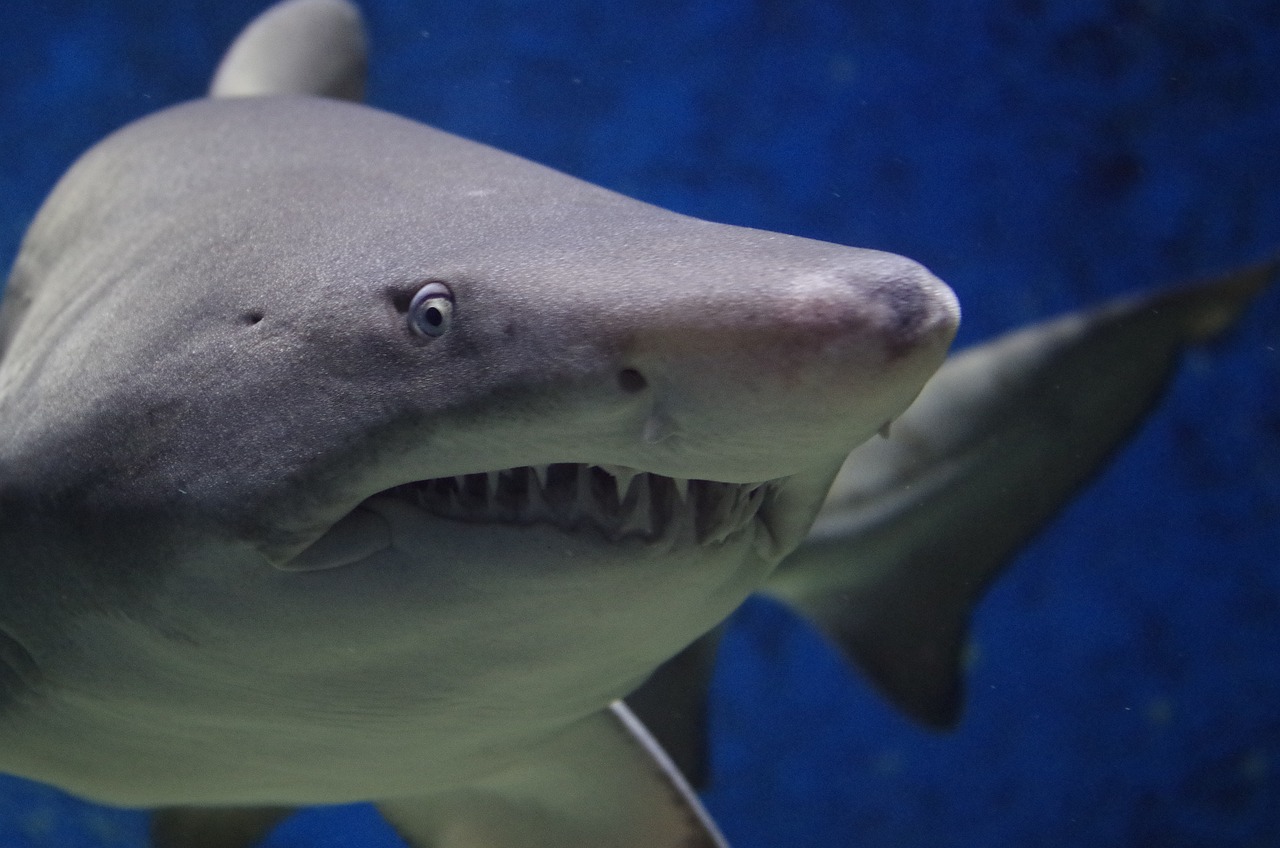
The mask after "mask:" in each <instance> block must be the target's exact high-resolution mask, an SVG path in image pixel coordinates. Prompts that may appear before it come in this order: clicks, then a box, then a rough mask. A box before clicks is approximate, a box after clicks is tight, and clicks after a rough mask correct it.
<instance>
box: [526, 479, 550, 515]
mask: <svg viewBox="0 0 1280 848" xmlns="http://www.w3.org/2000/svg"><path fill="white" fill-rule="evenodd" d="M539 469H541V471H542V473H541V475H540V476H539V477H538V481H539V483H540V485H538V484H535V483H534V481H533V480H530V481H529V503H528V505H527V506H526V507H525V516H524V517H525V520H527V521H545V520H547V519H549V518H551V505H550V504H549V503H547V496H546V493H545V491H544V489H545V487H546V483H547V480H546V466H545V465H541V466H538V465H535V466H531V467H530V469H529V470H530V471H531V472H533V473H534V474H536V473H537V472H538V471H539ZM531 476H532V475H531Z"/></svg>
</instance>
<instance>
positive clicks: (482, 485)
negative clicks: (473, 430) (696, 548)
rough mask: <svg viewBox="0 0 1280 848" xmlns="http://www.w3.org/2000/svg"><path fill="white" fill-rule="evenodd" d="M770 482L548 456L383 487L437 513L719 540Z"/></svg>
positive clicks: (761, 498)
mask: <svg viewBox="0 0 1280 848" xmlns="http://www.w3.org/2000/svg"><path fill="white" fill-rule="evenodd" d="M772 488H773V484H772V483H767V482H766V483H719V482H715V481H711V480H686V479H681V478H676V477H664V476H662V475H660V474H653V473H650V472H646V471H636V470H634V469H630V468H623V467H621V466H615V465H587V464H582V463H569V462H561V463H553V464H551V465H534V466H524V467H521V468H508V469H506V470H503V471H490V472H487V473H482V474H462V475H458V476H456V477H438V478H435V479H432V480H421V481H419V482H416V483H406V484H404V485H401V486H397V487H396V488H394V489H391V490H389V491H387V492H386V493H385V494H387V495H390V496H392V497H397V498H401V499H404V500H407V501H409V502H410V503H413V504H414V505H416V506H417V507H419V508H420V509H422V510H424V511H426V512H428V513H431V514H432V515H436V516H439V517H441V518H448V519H453V520H456V521H466V522H475V523H486V524H493V523H500V524H517V525H521V524H524V525H527V524H550V525H553V526H555V527H558V528H560V529H562V530H565V531H568V532H577V531H580V530H582V529H584V528H593V529H595V530H596V531H598V532H600V533H601V534H603V535H604V536H605V538H607V539H609V540H611V541H619V540H622V539H626V538H638V539H643V540H644V541H646V542H656V541H659V540H662V539H677V538H680V537H681V536H683V535H684V534H685V533H689V534H691V535H692V538H693V539H694V541H695V542H696V543H697V544H699V545H707V544H719V543H722V542H724V541H725V540H726V539H728V538H729V537H731V536H733V535H734V534H735V533H738V532H739V531H741V530H743V529H745V528H746V527H748V526H749V525H750V524H751V522H752V521H753V520H754V519H755V518H756V517H757V515H758V514H759V512H760V509H761V507H762V505H764V503H765V501H766V499H767V498H768V496H769V493H770V492H771V491H772Z"/></svg>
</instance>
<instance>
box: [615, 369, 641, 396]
mask: <svg viewBox="0 0 1280 848" xmlns="http://www.w3.org/2000/svg"><path fill="white" fill-rule="evenodd" d="M648 385H649V381H648V380H646V379H645V378H644V375H643V374H641V373H640V372H639V371H637V370H636V369H634V368H623V369H622V370H621V371H619V372H618V388H620V389H622V390H623V391H624V392H626V393H627V394H629V395H634V394H636V393H637V392H642V391H644V390H645V388H647V387H648Z"/></svg>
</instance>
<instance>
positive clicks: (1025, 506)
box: [766, 261, 1280, 727]
mask: <svg viewBox="0 0 1280 848" xmlns="http://www.w3.org/2000/svg"><path fill="white" fill-rule="evenodd" d="M1278 270H1280V261H1273V262H1269V263H1266V264H1263V265H1258V266H1255V267H1252V268H1248V269H1245V270H1242V271H1238V272H1236V273H1233V274H1229V275H1227V276H1224V277H1221V278H1219V279H1215V280H1211V281H1209V282H1206V283H1202V284H1199V285H1195V286H1190V287H1187V288H1184V289H1180V290H1175V291H1172V292H1166V293H1161V294H1156V295H1151V296H1145V297H1136V298H1131V299H1127V300H1122V301H1118V302H1116V303H1113V304H1110V305H1107V306H1104V307H1101V308H1098V309H1095V310H1090V311H1084V312H1080V313H1075V314H1071V315H1067V316H1065V317H1062V318H1058V319H1056V320H1051V321H1047V322H1044V323H1042V324H1038V325H1035V326H1032V327H1030V328H1028V329H1025V330H1022V331H1019V332H1015V333H1011V334H1009V335H1007V336H1004V337H1001V338H998V339H996V340H994V341H992V342H989V343H987V344H983V345H980V346H978V347H975V348H972V349H970V350H968V351H965V352H963V353H961V354H959V355H958V356H956V357H954V358H953V359H951V360H950V361H948V362H947V364H946V365H944V366H943V368H942V369H941V370H940V371H939V372H938V374H937V375H936V376H935V377H934V378H933V380H932V381H931V382H930V383H929V384H928V385H926V386H925V389H924V391H923V392H922V393H921V395H920V397H919V399H918V400H917V401H916V403H915V404H914V405H913V406H912V407H911V408H910V409H908V410H907V412H906V413H905V414H904V415H902V417H901V418H899V419H898V421H896V422H895V423H894V425H893V431H892V435H891V436H890V437H889V438H886V439H873V440H872V441H871V442H868V443H866V444H864V445H863V446H861V447H859V448H858V449H857V450H855V451H854V452H853V454H851V455H850V457H849V459H848V460H847V461H846V463H845V465H844V467H843V468H842V469H841V471H840V475H839V476H838V477H837V480H836V483H835V485H834V486H833V488H832V491H831V494H830V496H829V497H828V499H827V502H826V504H825V505H824V507H823V510H822V512H821V514H820V515H819V517H818V520H817V521H816V522H815V524H814V527H813V530H812V532H811V533H810V535H809V537H808V538H807V539H806V540H805V542H804V543H803V544H802V545H801V546H800V548H799V549H798V550H797V551H796V552H795V553H794V554H792V556H791V557H790V558H789V559H787V560H786V561H785V562H784V563H783V565H782V566H781V567H780V568H779V570H778V571H777V572H776V573H775V575H774V576H773V577H772V578H771V580H770V582H769V583H768V584H767V586H766V591H767V592H768V593H770V594H772V595H775V596H777V597H779V598H781V599H783V600H784V601H786V602H788V603H789V604H790V605H792V606H793V607H796V608H798V609H799V610H800V611H802V612H804V613H805V614H807V615H808V616H809V617H810V618H812V619H813V620H814V621H815V622H816V623H817V624H818V626H819V627H821V628H822V629H823V630H824V631H825V632H826V633H827V634H828V635H829V636H830V637H831V638H833V639H834V640H835V641H836V642H837V643H838V644H839V645H840V647H841V648H843V649H844V651H845V653H846V654H847V655H848V656H849V657H850V658H851V659H852V660H853V661H854V662H855V663H856V664H857V665H859V666H861V667H862V668H863V669H864V670H865V671H866V672H867V673H868V674H869V675H870V676H871V678H872V679H873V680H874V681H875V682H876V683H877V684H878V685H879V687H880V688H881V689H882V690H883V691H884V692H885V693H887V695H888V696H889V698H890V699H891V700H893V701H894V702H895V703H896V704H897V705H898V706H899V707H901V708H902V709H903V710H905V711H906V712H907V713H908V714H910V715H911V716H913V717H915V718H917V719H919V720H921V721H923V722H925V723H927V724H930V725H934V726H939V727H946V726H949V725H951V724H953V723H954V722H955V721H956V720H957V718H958V716H959V712H960V701H961V697H960V693H961V671H960V667H959V666H960V664H961V661H962V657H963V653H964V639H965V632H966V630H967V625H968V619H969V614H970V609H971V608H972V607H973V605H975V604H976V603H977V601H978V599H979V597H980V595H981V593H982V591H983V590H984V589H985V588H986V586H987V585H988V584H989V583H990V582H991V580H992V579H993V578H994V577H995V576H996V574H997V573H998V572H999V571H1000V569H1001V568H1002V567H1003V566H1004V565H1005V563H1006V562H1007V561H1008V559H1009V558H1010V557H1011V556H1012V554H1013V553H1014V552H1015V551H1016V550H1017V549H1018V548H1019V547H1020V546H1021V545H1022V544H1023V543H1024V542H1026V541H1027V539H1028V538H1029V537H1030V536H1031V535H1032V534H1034V533H1035V532H1036V531H1037V530H1038V529H1039V528H1040V526H1041V525H1042V524H1044V523H1045V522H1046V521H1047V520H1048V519H1049V518H1050V517H1052V516H1053V515H1054V513H1056V512H1057V510H1058V509H1059V508H1060V507H1061V506H1062V505H1063V504H1064V503H1065V502H1066V501H1067V500H1068V499H1069V498H1070V497H1071V495H1072V494H1073V493H1074V492H1075V491H1076V490H1077V489H1078V488H1079V487H1080V486H1081V485H1083V484H1084V483H1085V482H1086V481H1087V480H1088V479H1089V478H1090V477H1092V476H1093V475H1094V473H1095V472H1097V470H1098V469H1099V468H1100V466H1101V464H1102V463H1103V462H1104V461H1105V460H1106V459H1107V457H1108V456H1109V455H1110V454H1111V452H1112V451H1113V450H1115V448H1116V446H1117V445H1118V444H1119V443H1120V442H1121V441H1122V440H1123V439H1124V438H1125V437H1126V436H1127V435H1129V433H1131V432H1132V431H1133V429H1134V428H1135V426H1136V425H1137V424H1138V422H1139V421H1141V419H1142V418H1143V417H1144V416H1145V415H1146V413H1147V411H1148V410H1149V409H1150V408H1151V406H1152V405H1153V404H1154V403H1155V401H1156V400H1157V398H1158V397H1159V395H1160V393H1161V391H1162V390H1163V389H1164V387H1165V385H1166V383H1167V382H1168V378H1169V376H1170V374H1171V373H1172V371H1173V368H1174V366H1175V365H1176V363H1177V359H1178V354H1179V353H1180V351H1181V350H1182V348H1183V347H1184V346H1185V345H1187V344H1191V343H1196V342H1201V341H1206V340H1208V339H1209V338H1211V337H1212V336H1214V335H1216V334H1218V333H1220V332H1222V331H1223V330H1225V329H1227V328H1228V327H1229V326H1230V325H1231V324H1232V323H1233V322H1234V321H1235V319H1236V318H1237V317H1238V316H1239V314H1240V313H1241V311H1242V310H1243V309H1244V307H1245V306H1246V305H1247V304H1248V302H1249V300H1250V299H1251V298H1252V297H1253V295H1255V294H1256V293H1257V292H1258V291H1260V290H1261V289H1262V288H1263V287H1264V286H1265V285H1267V283H1268V282H1270V281H1271V280H1272V279H1274V278H1275V277H1276V275H1277V272H1278Z"/></svg>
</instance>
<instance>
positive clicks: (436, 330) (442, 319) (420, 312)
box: [409, 283, 453, 338]
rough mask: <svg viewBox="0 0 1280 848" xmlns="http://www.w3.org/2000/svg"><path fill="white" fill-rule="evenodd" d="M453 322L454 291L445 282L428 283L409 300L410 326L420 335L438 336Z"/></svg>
mask: <svg viewBox="0 0 1280 848" xmlns="http://www.w3.org/2000/svg"><path fill="white" fill-rule="evenodd" d="M452 323H453V292H451V291H450V290H449V287H448V286H446V285H445V284H444V283H427V284H426V285H425V286H423V287H422V288H420V289H418V293H417V294H415V295H414V296H413V300H412V301H410V302H409V327H410V329H412V330H413V332H415V333H416V334H418V335H419V336H425V337H427V338H438V337H440V336H443V335H444V334H445V333H447V332H449V326H450V325H451V324H452Z"/></svg>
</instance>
